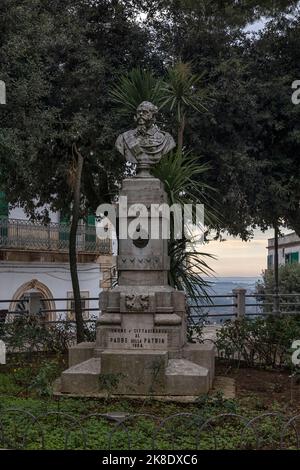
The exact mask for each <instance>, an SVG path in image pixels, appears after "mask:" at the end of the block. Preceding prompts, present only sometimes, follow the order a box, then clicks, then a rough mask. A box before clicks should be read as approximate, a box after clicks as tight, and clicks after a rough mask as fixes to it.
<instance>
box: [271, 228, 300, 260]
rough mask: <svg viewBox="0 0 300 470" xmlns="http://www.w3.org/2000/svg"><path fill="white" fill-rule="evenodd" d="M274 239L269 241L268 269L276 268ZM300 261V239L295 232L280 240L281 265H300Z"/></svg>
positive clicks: (279, 257)
mask: <svg viewBox="0 0 300 470" xmlns="http://www.w3.org/2000/svg"><path fill="white" fill-rule="evenodd" d="M274 245H275V240H274V238H270V239H269V240H268V246H267V249H268V269H270V268H272V267H273V266H274V251H275V250H274ZM299 261H300V237H298V235H297V234H296V233H295V232H293V233H289V234H288V235H284V236H283V237H280V238H279V240H278V262H279V265H281V266H282V265H285V264H290V263H299Z"/></svg>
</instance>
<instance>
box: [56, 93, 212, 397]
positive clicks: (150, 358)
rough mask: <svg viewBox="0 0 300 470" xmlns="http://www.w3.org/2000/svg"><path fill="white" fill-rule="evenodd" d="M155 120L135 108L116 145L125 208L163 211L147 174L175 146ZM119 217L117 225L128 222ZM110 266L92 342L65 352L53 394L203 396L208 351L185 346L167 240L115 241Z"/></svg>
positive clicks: (182, 307)
mask: <svg viewBox="0 0 300 470" xmlns="http://www.w3.org/2000/svg"><path fill="white" fill-rule="evenodd" d="M156 113H157V108H156V107H155V106H154V105H153V104H151V103H149V102H143V103H141V104H140V105H139V106H138V108H137V114H136V118H135V119H136V123H137V128H136V129H134V130H130V131H128V132H125V133H124V134H122V135H120V136H119V137H118V139H117V141H116V147H117V149H118V150H119V151H120V153H121V154H122V155H123V156H125V158H126V159H127V160H128V161H130V162H133V163H136V165H137V174H136V176H135V177H132V178H128V179H125V180H123V184H122V189H121V191H120V196H126V197H127V204H128V207H130V205H131V204H136V203H138V204H144V206H146V207H147V209H150V205H151V204H159V205H160V204H162V203H166V204H167V203H168V199H167V195H166V193H165V191H164V187H163V184H162V182H161V181H160V180H158V179H156V178H154V177H152V176H151V173H150V171H151V166H152V165H153V164H154V163H155V162H157V161H159V160H160V158H161V157H162V156H163V155H164V154H166V153H167V152H169V151H170V150H171V149H172V148H173V147H174V146H175V142H174V140H173V138H172V136H171V135H170V134H168V133H166V132H163V131H161V130H160V129H159V128H158V127H157V125H156V124H155V116H156ZM122 217H123V216H122V215H121V214H119V218H120V220H119V224H121V223H125V224H127V225H129V224H130V222H131V221H132V218H130V217H128V218H126V220H121V219H122ZM147 222H148V223H149V227H150V228H151V225H153V224H158V226H159V227H161V225H162V223H163V216H162V215H161V214H160V213H158V214H157V216H156V218H155V217H153V215H152V214H151V220H150V215H149V219H148V220H147ZM138 231H139V229H138V228H137V232H138ZM149 232H150V230H149ZM160 233H161V230H160ZM117 265H118V272H119V282H118V286H116V287H114V288H112V289H110V290H108V291H105V292H102V293H101V295H100V310H101V315H100V318H99V320H98V323H97V334H96V342H95V343H81V344H78V345H76V346H75V347H72V348H71V349H70V350H69V369H67V370H66V371H64V372H63V374H62V376H61V381H60V392H61V393H66V394H72V395H87V396H94V395H96V396H99V395H100V396H101V394H104V393H106V390H105V389H106V388H107V386H108V384H110V385H111V389H110V392H111V393H112V394H113V396H128V397H134V396H135V397H137V396H139V397H140V396H142V397H145V396H152V397H160V398H168V399H169V398H170V397H171V398H172V397H173V398H174V399H175V398H176V399H179V400H186V399H187V397H189V398H190V399H194V398H196V397H197V396H199V394H203V393H207V392H208V391H209V389H210V388H211V386H212V382H213V378H214V360H215V350H214V346H213V344H212V343H211V342H207V343H203V344H200V343H188V342H187V332H186V299H185V293H184V292H181V291H177V290H175V289H174V288H172V287H171V286H170V285H168V270H169V256H168V240H166V239H163V237H162V236H160V237H158V238H155V239H152V238H151V237H150V236H149V235H148V234H147V236H143V234H142V233H136V236H135V237H133V238H129V237H127V238H126V239H119V254H118V261H117ZM112 389H113V390H112Z"/></svg>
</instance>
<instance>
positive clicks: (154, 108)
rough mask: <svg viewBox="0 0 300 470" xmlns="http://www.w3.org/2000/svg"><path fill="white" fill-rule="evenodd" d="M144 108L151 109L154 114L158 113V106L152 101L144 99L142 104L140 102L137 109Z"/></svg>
mask: <svg viewBox="0 0 300 470" xmlns="http://www.w3.org/2000/svg"><path fill="white" fill-rule="evenodd" d="M143 108H146V109H149V111H151V112H152V113H153V114H157V113H158V107H157V106H155V105H154V104H152V103H150V101H143V102H142V103H141V104H139V105H138V107H137V111H139V110H140V109H143Z"/></svg>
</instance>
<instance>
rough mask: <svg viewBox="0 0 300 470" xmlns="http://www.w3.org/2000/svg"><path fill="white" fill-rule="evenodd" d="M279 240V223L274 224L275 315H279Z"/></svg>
mask: <svg viewBox="0 0 300 470" xmlns="http://www.w3.org/2000/svg"><path fill="white" fill-rule="evenodd" d="M278 238H279V228H278V222H277V221H276V222H275V224H274V284H275V289H274V294H275V298H274V309H275V313H277V314H278V313H279V309H280V307H279V262H278Z"/></svg>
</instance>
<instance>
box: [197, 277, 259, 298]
mask: <svg viewBox="0 0 300 470" xmlns="http://www.w3.org/2000/svg"><path fill="white" fill-rule="evenodd" d="M261 279H262V278H261V276H257V277H216V278H208V279H206V281H209V282H210V288H209V291H210V293H211V295H226V294H232V290H233V289H237V288H239V287H242V288H243V289H247V293H248V294H253V293H254V292H255V287H256V283H257V281H258V280H261Z"/></svg>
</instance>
